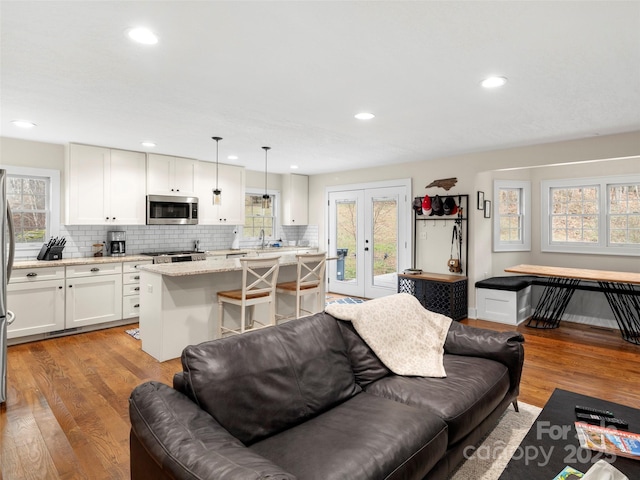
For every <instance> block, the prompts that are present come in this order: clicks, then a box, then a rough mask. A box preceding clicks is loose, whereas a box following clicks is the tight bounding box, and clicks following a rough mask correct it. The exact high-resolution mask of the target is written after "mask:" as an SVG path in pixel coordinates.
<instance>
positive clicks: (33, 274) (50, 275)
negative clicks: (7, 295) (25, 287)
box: [9, 266, 64, 283]
mask: <svg viewBox="0 0 640 480" xmlns="http://www.w3.org/2000/svg"><path fill="white" fill-rule="evenodd" d="M58 279H64V267H62V266H61V267H42V268H21V269H19V270H18V269H13V272H12V273H11V281H10V282H9V283H24V282H38V281H41V280H58Z"/></svg>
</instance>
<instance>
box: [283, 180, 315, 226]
mask: <svg viewBox="0 0 640 480" xmlns="http://www.w3.org/2000/svg"><path fill="white" fill-rule="evenodd" d="M308 223H309V177H308V176H306V175H298V174H295V173H290V174H286V175H283V176H282V224H283V225H307V224H308Z"/></svg>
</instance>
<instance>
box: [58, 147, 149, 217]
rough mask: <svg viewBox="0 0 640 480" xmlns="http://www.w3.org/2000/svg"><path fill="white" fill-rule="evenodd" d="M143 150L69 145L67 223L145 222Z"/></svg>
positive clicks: (66, 170)
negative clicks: (134, 150) (131, 150)
mask: <svg viewBox="0 0 640 480" xmlns="http://www.w3.org/2000/svg"><path fill="white" fill-rule="evenodd" d="M145 166H146V162H145V154H144V153H141V152H130V151H126V150H115V149H110V148H104V147H94V146H91V145H77V144H71V145H69V150H68V155H67V159H66V169H65V175H66V177H65V178H66V182H65V183H66V200H67V201H66V207H65V212H66V221H65V223H66V224H68V225H110V224H115V225H144V224H145V221H146V217H145V208H146V207H145V194H146V187H145V178H146V170H145Z"/></svg>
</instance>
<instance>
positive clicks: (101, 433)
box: [0, 320, 640, 480]
mask: <svg viewBox="0 0 640 480" xmlns="http://www.w3.org/2000/svg"><path fill="white" fill-rule="evenodd" d="M464 323H468V324H469V325H473V326H478V327H484V328H491V329H495V330H512V329H513V328H512V327H509V326H506V325H500V324H496V323H491V322H483V321H478V320H465V321H464ZM134 326H135V325H134ZM128 328H132V326H127V327H116V328H112V329H108V330H103V331H97V332H92V333H85V334H80V335H74V336H69V337H63V338H58V339H50V340H45V341H40V342H33V343H29V344H23V345H16V346H12V347H9V357H8V360H9V367H8V400H7V402H6V404H5V405H4V406H3V407H2V408H1V410H0V435H1V437H0V438H1V442H0V445H1V446H0V467H1V473H0V480H2V479H4V480H17V479H37V480H42V479H91V480H95V479H111V480H113V479H128V478H129V445H128V442H129V439H128V435H129V416H128V403H127V399H128V397H129V394H130V392H131V390H132V389H133V388H134V387H135V386H136V385H138V384H140V383H142V382H145V381H147V380H159V381H161V382H165V383H167V384H171V381H172V377H173V374H174V373H175V372H177V371H179V370H181V366H180V361H179V360H178V359H176V360H170V361H168V362H164V363H158V362H157V361H155V360H154V359H153V358H151V357H150V356H148V355H147V354H145V353H144V352H142V351H141V349H140V342H139V341H137V340H135V339H133V338H132V337H130V336H129V335H127V334H125V332H124V331H125V330H126V329H128ZM518 330H519V331H521V332H522V333H523V334H524V335H525V337H526V343H525V366H524V374H523V378H522V384H521V396H520V400H521V401H522V402H526V403H531V404H533V405H537V406H543V405H544V404H545V402H546V401H547V399H548V398H549V396H550V395H551V392H552V391H553V389H554V388H556V387H558V388H564V389H567V390H573V391H575V392H579V393H583V394H586V395H592V396H597V397H601V398H605V399H608V400H611V401H615V402H618V403H623V404H626V405H629V406H632V407H636V408H640V346H636V345H632V344H630V343H627V342H625V341H623V340H622V339H621V338H620V335H619V333H617V332H612V331H607V330H600V329H594V328H590V327H587V326H584V325H578V324H569V323H565V324H563V325H562V326H561V327H560V328H559V329H554V330H535V329H530V328H526V327H524V326H520V327H518Z"/></svg>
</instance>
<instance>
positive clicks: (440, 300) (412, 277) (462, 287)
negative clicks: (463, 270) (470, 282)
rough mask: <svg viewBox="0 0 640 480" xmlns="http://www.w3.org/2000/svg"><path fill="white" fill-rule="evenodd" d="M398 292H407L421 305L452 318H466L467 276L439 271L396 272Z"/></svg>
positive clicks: (457, 319)
mask: <svg viewBox="0 0 640 480" xmlns="http://www.w3.org/2000/svg"><path fill="white" fill-rule="evenodd" d="M398 293H409V294H411V295H413V296H414V297H416V298H417V299H418V300H419V301H420V303H421V304H422V306H423V307H424V308H426V309H427V310H431V311H432V312H436V313H441V314H443V315H446V316H447V317H451V318H452V319H453V320H456V321H459V320H462V319H464V318H467V277H462V276H460V275H444V274H439V273H420V274H402V273H400V274H398Z"/></svg>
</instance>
